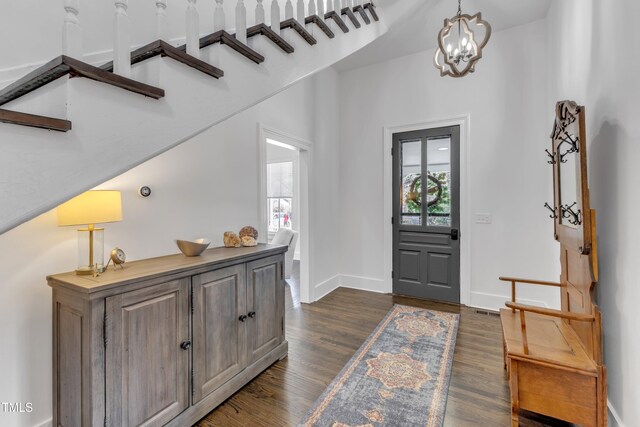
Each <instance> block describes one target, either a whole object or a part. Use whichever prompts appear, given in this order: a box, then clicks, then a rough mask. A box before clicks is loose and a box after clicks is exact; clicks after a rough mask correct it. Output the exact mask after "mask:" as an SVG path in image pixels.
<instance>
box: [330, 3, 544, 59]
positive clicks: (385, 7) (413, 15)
mask: <svg viewBox="0 0 640 427" xmlns="http://www.w3.org/2000/svg"><path fill="white" fill-rule="evenodd" d="M551 1H552V0H463V2H462V12H463V13H468V14H470V15H472V14H475V13H476V12H478V11H480V12H482V17H483V19H485V20H487V21H488V22H489V23H490V24H491V27H492V28H493V31H494V33H495V32H496V31H500V30H504V29H507V28H511V27H516V26H518V25H523V24H527V23H529V22H533V21H537V20H539V19H542V18H544V17H545V16H546V15H547V11H548V9H549V5H550V4H551ZM376 6H377V7H378V12H379V14H380V16H381V17H382V19H383V20H384V22H385V23H386V24H387V26H388V27H389V31H388V32H387V33H386V34H385V35H383V36H382V37H380V38H379V39H377V40H376V41H374V42H373V43H371V44H370V45H368V46H365V47H364V48H363V49H361V50H359V51H358V52H356V53H354V54H353V55H350V56H349V57H347V58H345V59H343V60H342V61H340V62H338V63H337V64H336V65H334V68H336V69H337V70H338V71H347V70H352V69H354V68H359V67H363V66H365V65H370V64H374V63H376V62H382V61H388V60H389V59H393V58H398V57H401V56H405V55H410V54H412V53H416V52H420V51H423V50H427V49H432V48H435V47H436V44H437V38H438V32H439V31H440V28H442V25H443V22H444V18H450V17H452V16H454V15H455V14H456V12H457V10H458V4H457V2H456V1H455V0H378V1H377V2H376Z"/></svg>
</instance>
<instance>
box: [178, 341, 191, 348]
mask: <svg viewBox="0 0 640 427" xmlns="http://www.w3.org/2000/svg"><path fill="white" fill-rule="evenodd" d="M180 348H181V349H183V350H189V349H190V348H191V341H189V340H187V341H182V344H180Z"/></svg>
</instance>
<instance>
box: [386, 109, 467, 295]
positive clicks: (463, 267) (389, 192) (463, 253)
mask: <svg viewBox="0 0 640 427" xmlns="http://www.w3.org/2000/svg"><path fill="white" fill-rule="evenodd" d="M445 126H460V237H461V238H460V303H461V304H466V305H469V304H470V302H471V203H470V197H471V191H470V189H471V182H470V177H471V156H470V152H471V151H470V135H471V132H470V129H471V117H470V115H469V114H464V115H460V116H454V117H448V118H444V119H438V120H429V121H426V122H423V123H415V124H408V125H397V126H385V127H384V129H383V131H384V139H383V156H382V158H383V174H384V175H383V193H384V207H383V209H382V212H383V224H384V243H383V247H384V249H383V250H384V254H383V257H384V265H383V274H384V278H383V282H384V286H383V291H382V292H388V293H390V292H392V291H393V280H392V279H391V270H392V269H393V227H392V225H391V217H392V214H393V213H392V208H391V200H392V197H393V184H392V177H393V160H392V157H391V147H392V146H393V134H394V133H400V132H409V131H415V130H421V129H432V128H438V127H445Z"/></svg>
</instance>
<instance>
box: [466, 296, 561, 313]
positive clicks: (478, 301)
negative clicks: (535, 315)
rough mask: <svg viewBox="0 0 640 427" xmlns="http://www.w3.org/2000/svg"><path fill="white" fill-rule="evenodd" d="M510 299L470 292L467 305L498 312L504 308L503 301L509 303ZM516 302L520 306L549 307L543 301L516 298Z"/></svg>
mask: <svg viewBox="0 0 640 427" xmlns="http://www.w3.org/2000/svg"><path fill="white" fill-rule="evenodd" d="M510 299H511V297H510V296H507V295H495V294H488V293H485V292H471V302H470V303H469V306H470V307H475V308H483V309H485V310H499V309H501V308H503V307H504V303H505V301H509V300H510ZM518 302H519V303H522V304H528V305H536V306H538V307H545V308H549V305H548V304H547V303H546V302H544V301H537V300H532V299H526V298H518Z"/></svg>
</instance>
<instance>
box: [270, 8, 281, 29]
mask: <svg viewBox="0 0 640 427" xmlns="http://www.w3.org/2000/svg"><path fill="white" fill-rule="evenodd" d="M271 29H272V30H273V31H275V32H276V33H278V34H280V5H279V4H278V0H272V1H271Z"/></svg>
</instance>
